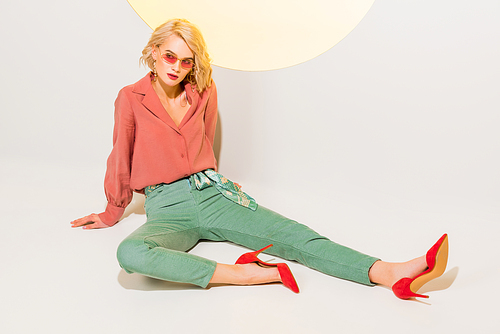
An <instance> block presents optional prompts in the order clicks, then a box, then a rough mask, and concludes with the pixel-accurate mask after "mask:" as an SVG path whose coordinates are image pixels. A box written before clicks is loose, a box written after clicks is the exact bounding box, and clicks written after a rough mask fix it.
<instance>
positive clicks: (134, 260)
mask: <svg viewBox="0 0 500 334" xmlns="http://www.w3.org/2000/svg"><path fill="white" fill-rule="evenodd" d="M146 194H147V198H146V204H145V207H146V214H147V217H148V221H147V222H146V223H145V224H144V225H142V226H141V227H139V228H138V229H137V230H136V231H135V232H133V233H132V234H131V235H130V236H128V237H127V238H126V239H125V240H123V242H122V243H121V244H120V246H119V247H118V251H117V257H118V262H119V263H120V266H121V267H122V268H123V269H124V270H125V271H127V272H128V273H132V272H136V273H139V274H143V275H146V276H150V277H154V278H158V279H163V280H168V281H172V282H183V283H191V284H195V285H198V286H201V287H206V286H207V285H208V283H209V281H210V278H211V277H212V276H213V273H214V271H215V269H216V265H217V263H216V262H215V261H212V260H208V259H205V258H202V257H199V256H195V255H192V254H188V253H186V251H188V250H189V249H191V248H192V247H194V246H195V245H196V243H197V242H198V240H199V238H200V234H199V227H198V213H197V208H196V205H195V203H194V202H193V198H192V196H191V193H190V188H189V186H188V183H187V180H180V181H178V182H175V183H173V184H170V185H162V186H159V187H158V188H155V189H154V190H153V191H146Z"/></svg>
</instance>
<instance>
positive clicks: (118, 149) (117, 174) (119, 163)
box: [99, 90, 135, 226]
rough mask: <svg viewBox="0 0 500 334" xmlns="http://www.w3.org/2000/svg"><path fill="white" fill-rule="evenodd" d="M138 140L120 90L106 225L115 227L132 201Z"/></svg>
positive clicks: (108, 170) (102, 215) (107, 187)
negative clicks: (135, 141) (131, 176)
mask: <svg viewBox="0 0 500 334" xmlns="http://www.w3.org/2000/svg"><path fill="white" fill-rule="evenodd" d="M134 138H135V119H134V113H133V111H132V107H131V105H130V102H129V100H128V97H127V94H126V93H124V91H123V90H121V91H120V93H119V94H118V97H117V98H116V101H115V126H114V130H113V149H112V151H111V154H110V155H109V157H108V161H107V168H106V176H105V178H104V192H105V194H106V198H107V200H108V205H107V206H106V211H104V212H103V213H100V214H99V218H101V220H102V222H103V223H104V224H106V225H109V226H113V225H115V224H116V223H117V222H118V220H119V219H120V218H121V216H122V215H123V212H124V211H125V208H126V207H127V205H128V204H129V203H130V201H131V200H132V189H130V170H131V164H132V154H133V148H134Z"/></svg>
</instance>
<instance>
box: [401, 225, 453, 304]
mask: <svg viewBox="0 0 500 334" xmlns="http://www.w3.org/2000/svg"><path fill="white" fill-rule="evenodd" d="M426 261H427V267H428V269H427V270H426V271H424V272H423V273H421V274H420V275H418V276H416V277H415V278H409V277H405V278H402V279H400V280H399V281H397V282H396V283H395V284H394V285H393V286H392V291H393V292H394V294H395V295H396V297H398V298H401V299H409V298H411V297H420V298H429V296H426V295H419V294H417V293H416V292H417V291H418V290H419V289H420V288H421V287H422V286H423V285H424V284H425V283H427V282H429V281H430V280H433V279H434V278H437V277H439V276H441V275H442V274H443V273H444V271H445V269H446V264H447V262H448V235H447V234H444V235H443V236H442V237H441V238H440V239H439V240H438V241H437V242H436V243H435V244H434V246H432V247H431V249H429V251H428V252H427V255H426Z"/></svg>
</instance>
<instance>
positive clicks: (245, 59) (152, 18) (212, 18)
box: [128, 0, 375, 71]
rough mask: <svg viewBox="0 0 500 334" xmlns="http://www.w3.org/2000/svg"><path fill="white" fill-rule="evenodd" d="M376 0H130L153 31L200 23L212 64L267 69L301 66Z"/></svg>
mask: <svg viewBox="0 0 500 334" xmlns="http://www.w3.org/2000/svg"><path fill="white" fill-rule="evenodd" d="M374 1H375V0H301V1H298V0H190V1H183V0H176V1H171V0H128V2H129V4H130V5H131V6H132V8H133V9H134V10H135V11H136V12H137V14H139V16H140V17H141V18H142V19H143V20H144V21H145V22H146V23H147V24H148V25H149V26H150V27H151V28H153V29H154V28H156V27H157V26H159V25H160V24H162V23H163V22H165V21H167V20H169V19H173V18H184V19H187V20H189V21H190V22H192V23H194V24H196V25H197V26H198V27H199V28H200V30H201V31H202V33H203V36H204V38H205V40H206V42H207V45H208V49H209V50H208V51H209V53H210V55H211V57H212V58H213V63H214V65H217V66H220V67H224V68H229V69H235V70H242V71H266V70H274V69H279V68H284V67H289V66H293V65H296V64H300V63H303V62H305V61H307V60H310V59H312V58H314V57H316V56H319V55H320V54H322V53H323V52H325V51H327V50H328V49H330V48H331V47H333V46H334V45H335V44H337V43H338V42H340V41H341V40H342V39H343V38H344V37H345V36H347V34H348V33H349V32H351V31H352V30H353V29H354V27H355V26H356V25H357V24H358V23H359V22H360V21H361V19H362V18H363V17H364V16H365V14H366V13H367V12H368V10H369V9H370V7H371V6H372V4H373V2H374Z"/></svg>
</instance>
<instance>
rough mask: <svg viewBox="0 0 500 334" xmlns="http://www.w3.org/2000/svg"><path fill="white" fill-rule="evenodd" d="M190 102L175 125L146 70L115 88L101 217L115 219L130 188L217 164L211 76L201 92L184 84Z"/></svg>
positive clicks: (108, 221) (168, 180)
mask: <svg viewBox="0 0 500 334" xmlns="http://www.w3.org/2000/svg"><path fill="white" fill-rule="evenodd" d="M185 90H186V95H187V99H188V102H189V104H190V105H191V107H190V108H189V110H188V111H187V113H186V115H185V116H184V118H183V119H182V121H181V123H180V124H179V126H177V125H175V123H174V121H173V120H172V118H171V117H170V115H169V114H168V113H167V112H166V110H165V108H164V107H163V105H162V104H161V102H160V99H159V98H158V95H157V94H156V92H155V91H154V90H153V86H152V84H151V75H150V74H148V75H146V76H145V77H144V78H142V79H141V80H139V81H138V82H136V83H135V84H133V85H130V86H126V87H124V88H123V89H122V90H120V92H119V93H118V97H117V98H116V101H115V127H114V130H113V149H112V151H111V154H110V155H109V158H108V162H107V170H106V176H105V179H104V190H105V193H106V198H107V200H108V205H107V207H106V211H104V212H103V213H100V214H99V217H100V218H101V220H102V222H103V223H105V224H106V225H109V226H112V225H114V224H116V223H117V222H118V220H119V219H120V217H121V216H122V215H123V212H124V211H125V208H126V207H127V205H128V204H129V203H130V201H131V200H132V191H136V192H139V193H144V188H145V187H147V186H150V185H154V184H158V183H172V182H174V181H177V180H179V179H181V178H184V177H187V176H189V175H191V174H194V173H197V172H200V171H202V170H205V169H208V168H211V169H214V170H216V169H217V162H216V160H215V155H214V152H213V149H212V147H213V143H214V137H215V127H216V124H217V90H216V87H215V84H214V83H213V82H212V85H211V86H210V88H207V89H206V90H205V91H204V92H203V93H202V94H199V93H198V91H196V90H194V92H193V89H192V86H191V85H190V84H186V86H185Z"/></svg>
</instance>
